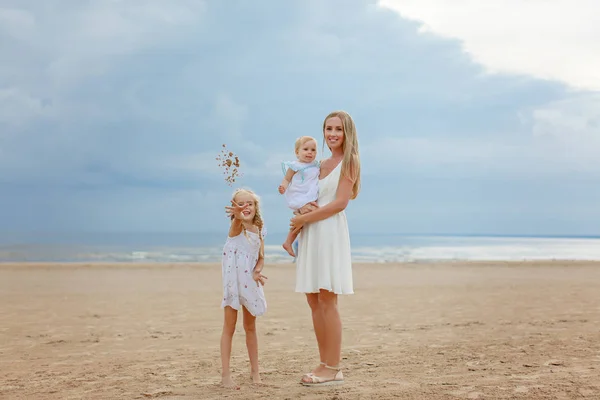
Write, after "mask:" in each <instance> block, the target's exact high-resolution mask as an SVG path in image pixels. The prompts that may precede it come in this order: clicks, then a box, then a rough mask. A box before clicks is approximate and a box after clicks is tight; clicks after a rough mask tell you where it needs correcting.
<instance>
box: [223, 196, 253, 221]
mask: <svg viewBox="0 0 600 400" xmlns="http://www.w3.org/2000/svg"><path fill="white" fill-rule="evenodd" d="M246 207H248V204H244V205H243V206H240V205H239V204H237V203H236V202H235V201H233V200H231V206H226V207H225V212H226V213H227V216H228V217H230V218H231V216H232V215H233V217H234V218H235V219H240V220H241V219H244V216H243V214H242V212H244V210H245V209H246Z"/></svg>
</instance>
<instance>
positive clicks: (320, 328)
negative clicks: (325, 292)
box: [306, 293, 327, 373]
mask: <svg viewBox="0 0 600 400" xmlns="http://www.w3.org/2000/svg"><path fill="white" fill-rule="evenodd" d="M306 300H307V301H308V305H309V306H310V311H311V313H312V321H313V328H314V330H315V336H316V337H317V346H318V347H319V358H320V361H321V363H325V362H327V359H326V352H325V350H326V349H327V343H326V340H327V335H326V332H325V321H324V319H323V312H322V310H321V307H319V294H318V293H307V294H306ZM321 367H322V365H319V366H318V367H317V368H315V369H314V370H313V371H312V372H313V373H316V372H318V371H320V369H321Z"/></svg>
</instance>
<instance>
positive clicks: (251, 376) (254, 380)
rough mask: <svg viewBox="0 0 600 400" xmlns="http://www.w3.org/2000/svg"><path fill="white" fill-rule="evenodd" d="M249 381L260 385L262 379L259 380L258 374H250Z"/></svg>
mask: <svg viewBox="0 0 600 400" xmlns="http://www.w3.org/2000/svg"><path fill="white" fill-rule="evenodd" d="M250 379H251V380H252V383H254V384H255V385H260V384H261V383H262V379H260V375H259V373H258V372H251V373H250Z"/></svg>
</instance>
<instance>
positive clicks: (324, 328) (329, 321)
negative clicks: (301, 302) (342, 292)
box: [303, 289, 342, 382]
mask: <svg viewBox="0 0 600 400" xmlns="http://www.w3.org/2000/svg"><path fill="white" fill-rule="evenodd" d="M308 296H316V297H317V300H316V304H317V306H316V312H315V310H314V309H313V307H314V303H315V300H314V299H313V298H309V305H310V306H311V309H312V310H313V325H314V326H315V334H316V335H317V342H318V343H319V354H320V355H321V362H325V363H327V365H329V366H331V367H337V366H339V364H340V359H341V353H342V321H341V319H340V314H339V311H338V308H337V294H335V293H333V292H328V291H326V290H323V289H321V292H320V293H319V294H310V295H307V297H308ZM315 316H316V317H315ZM317 326H319V328H317ZM317 329H318V330H317ZM319 336H321V338H319ZM313 373H314V374H315V375H317V376H320V377H322V378H333V377H334V376H335V374H336V371H334V370H331V369H328V368H325V366H323V365H320V366H319V367H318V368H316V369H315V370H314V371H313ZM303 380H304V381H306V382H310V381H311V380H310V378H304V379H303Z"/></svg>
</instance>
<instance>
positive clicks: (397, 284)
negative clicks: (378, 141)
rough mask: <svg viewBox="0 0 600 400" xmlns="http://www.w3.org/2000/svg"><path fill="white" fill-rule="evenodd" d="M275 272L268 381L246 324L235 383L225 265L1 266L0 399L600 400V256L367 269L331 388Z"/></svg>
mask: <svg viewBox="0 0 600 400" xmlns="http://www.w3.org/2000/svg"><path fill="white" fill-rule="evenodd" d="M265 274H266V275H267V276H268V277H269V282H268V284H267V286H266V287H265V290H266V294H267V300H268V302H269V310H268V312H267V315H265V316H264V317H261V318H260V319H259V320H258V330H259V340H260V359H261V366H262V370H263V380H264V384H263V385H261V386H253V385H251V384H250V382H249V380H248V373H249V367H248V361H247V356H246V349H245V344H244V331H243V328H242V323H241V318H240V320H239V322H238V328H237V329H238V332H237V333H236V336H235V337H234V355H233V360H232V365H233V368H234V376H235V378H236V379H237V381H238V383H239V384H240V385H241V389H240V390H238V391H232V390H226V389H222V388H221V387H220V386H219V384H218V383H219V380H220V360H219V338H220V333H221V319H222V310H221V309H220V308H219V304H220V297H221V290H222V289H221V272H220V266H219V265H216V264H203V265H198V264H194V265H183V264H171V265H167V264H145V265H144V264H0V398H1V399H11V400H13V399H145V398H160V399H223V398H228V399H388V398H400V399H403V398H406V399H430V400H436V399H478V398H481V399H579V398H590V399H598V398H600V322H599V321H600V263H592V262H559V261H555V262H527V263H502V262H494V263H478V262H469V263H443V264H420V263H419V264H417V263H415V264H369V265H355V267H354V279H355V291H356V294H354V295H351V296H345V297H342V298H340V308H341V313H342V318H343V324H344V342H343V365H342V366H343V369H344V374H345V377H346V384H345V385H344V386H341V387H337V388H329V389H326V388H319V389H317V388H305V387H303V386H301V385H300V384H299V379H300V377H301V376H302V374H303V373H304V372H307V371H308V370H309V369H310V368H312V367H313V366H314V365H315V364H316V363H317V362H318V358H317V352H316V343H315V340H314V336H313V332H312V328H311V325H310V318H309V311H308V307H307V306H306V304H305V300H304V296H303V295H302V294H297V293H294V292H293V284H294V267H293V265H291V264H290V265H267V266H266V267H265ZM240 317H241V316H240Z"/></svg>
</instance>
